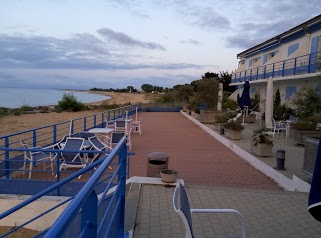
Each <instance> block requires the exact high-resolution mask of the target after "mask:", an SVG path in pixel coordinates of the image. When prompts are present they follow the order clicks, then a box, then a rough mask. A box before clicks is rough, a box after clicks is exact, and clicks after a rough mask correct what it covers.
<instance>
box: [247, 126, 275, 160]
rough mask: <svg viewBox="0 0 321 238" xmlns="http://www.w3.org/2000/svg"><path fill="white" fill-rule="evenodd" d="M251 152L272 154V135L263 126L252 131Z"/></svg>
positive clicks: (263, 154)
mask: <svg viewBox="0 0 321 238" xmlns="http://www.w3.org/2000/svg"><path fill="white" fill-rule="evenodd" d="M251 139H252V140H251V152H253V153H254V154H256V155H258V156H260V157H261V156H262V157H263V156H266V157H270V156H272V147H273V136H272V132H271V131H268V130H267V129H266V128H265V127H262V128H260V129H258V130H254V131H253V135H252V138H251Z"/></svg>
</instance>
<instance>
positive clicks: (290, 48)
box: [288, 43, 299, 56]
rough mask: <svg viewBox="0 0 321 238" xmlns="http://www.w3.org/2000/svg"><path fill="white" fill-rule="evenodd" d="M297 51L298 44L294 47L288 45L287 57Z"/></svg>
mask: <svg viewBox="0 0 321 238" xmlns="http://www.w3.org/2000/svg"><path fill="white" fill-rule="evenodd" d="M297 49H299V43H296V44H294V45H290V46H289V48H288V56H290V55H291V54H293V53H294V52H295V51H296V50H297Z"/></svg>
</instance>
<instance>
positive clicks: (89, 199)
mask: <svg viewBox="0 0 321 238" xmlns="http://www.w3.org/2000/svg"><path fill="white" fill-rule="evenodd" d="M125 141H126V138H125V137H123V138H122V140H121V141H120V142H119V143H118V144H117V146H116V147H115V148H114V149H113V150H112V151H111V152H110V153H109V154H108V156H105V157H103V158H101V159H99V160H98V161H96V162H94V163H92V164H89V165H88V166H86V167H85V168H83V169H81V170H79V171H76V172H74V173H73V174H71V175H70V176H68V177H67V178H65V179H63V180H61V181H59V182H57V183H55V184H53V185H52V186H50V187H48V188H46V189H44V190H43V191H41V192H39V193H38V194H36V195H34V196H32V197H30V198H28V199H26V200H25V201H23V202H22V203H20V204H18V205H16V206H15V207H13V208H10V209H9V210H7V211H6V212H4V213H2V214H0V220H1V219H4V218H6V217H8V216H9V215H11V214H13V213H14V212H16V211H19V210H21V209H22V208H25V207H26V206H27V205H30V204H31V203H34V202H36V201H37V200H38V199H39V198H42V197H44V196H48V195H50V194H51V193H52V192H53V191H58V193H59V189H61V187H62V186H64V185H65V186H66V185H68V184H69V183H70V182H71V181H72V180H74V179H76V178H78V176H79V175H83V174H85V173H88V172H92V171H94V169H96V168H97V170H96V171H95V172H93V174H92V176H91V177H90V178H89V180H88V182H86V183H85V185H84V186H83V187H82V188H81V190H80V191H79V193H77V195H75V196H74V197H69V198H67V199H65V200H63V201H62V202H60V203H58V204H57V205H54V206H53V207H51V208H50V209H48V210H46V211H43V212H42V213H40V214H38V215H36V216H35V217H33V218H31V219H29V220H27V221H26V222H24V223H23V224H21V225H20V226H17V227H15V228H14V229H12V230H10V231H9V232H7V233H5V234H2V235H1V237H6V236H8V235H10V234H12V233H13V232H15V231H17V230H18V229H20V228H22V227H24V226H26V225H28V224H30V223H31V222H35V221H37V220H38V219H41V218H42V217H43V216H44V215H46V214H50V213H51V212H52V211H54V210H56V209H57V208H59V207H61V206H62V205H64V204H66V203H67V202H70V203H69V205H68V206H67V207H66V209H65V210H64V211H63V212H62V214H61V215H60V216H59V218H58V219H57V220H56V221H55V222H54V224H53V225H52V226H51V227H49V228H48V229H44V230H43V231H42V232H40V233H39V234H38V235H36V236H35V237H124V236H125V234H124V214H125V213H124V212H125V180H126V163H127V147H126V142H125ZM0 149H1V150H4V151H9V150H13V151H20V150H22V149H12V148H0ZM35 150H36V149H30V151H35ZM38 150H39V149H38ZM40 151H43V152H59V150H43V149H40ZM68 152H69V151H68ZM70 152H75V151H70ZM76 152H77V151H76ZM78 152H81V151H78ZM92 152H93V153H106V151H92ZM117 157H118V161H117V167H116V168H115V171H114V172H113V173H112V175H111V176H106V174H108V173H106V171H108V169H109V166H110V164H111V163H112V161H115V160H117ZM98 166H99V167H98ZM111 188H113V189H114V190H113V191H111ZM97 194H99V196H97Z"/></svg>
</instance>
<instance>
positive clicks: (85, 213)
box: [80, 190, 98, 237]
mask: <svg viewBox="0 0 321 238" xmlns="http://www.w3.org/2000/svg"><path fill="white" fill-rule="evenodd" d="M97 203H98V198H97V195H96V193H95V190H93V191H92V192H91V193H90V195H89V196H88V198H87V200H86V201H85V203H84V205H83V207H82V209H81V228H80V229H81V230H82V234H81V237H97Z"/></svg>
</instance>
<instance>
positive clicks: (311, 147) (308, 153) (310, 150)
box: [303, 137, 319, 177]
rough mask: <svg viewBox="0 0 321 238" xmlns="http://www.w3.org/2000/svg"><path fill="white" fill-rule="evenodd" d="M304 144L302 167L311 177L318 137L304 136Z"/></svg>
mask: <svg viewBox="0 0 321 238" xmlns="http://www.w3.org/2000/svg"><path fill="white" fill-rule="evenodd" d="M304 142H305V143H306V146H305V148H304V159H303V169H304V170H305V171H306V172H308V174H309V175H310V176H311V177H312V174H313V170H314V163H315V159H316V157H317V153H318V147H319V139H314V138H310V137H304Z"/></svg>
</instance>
